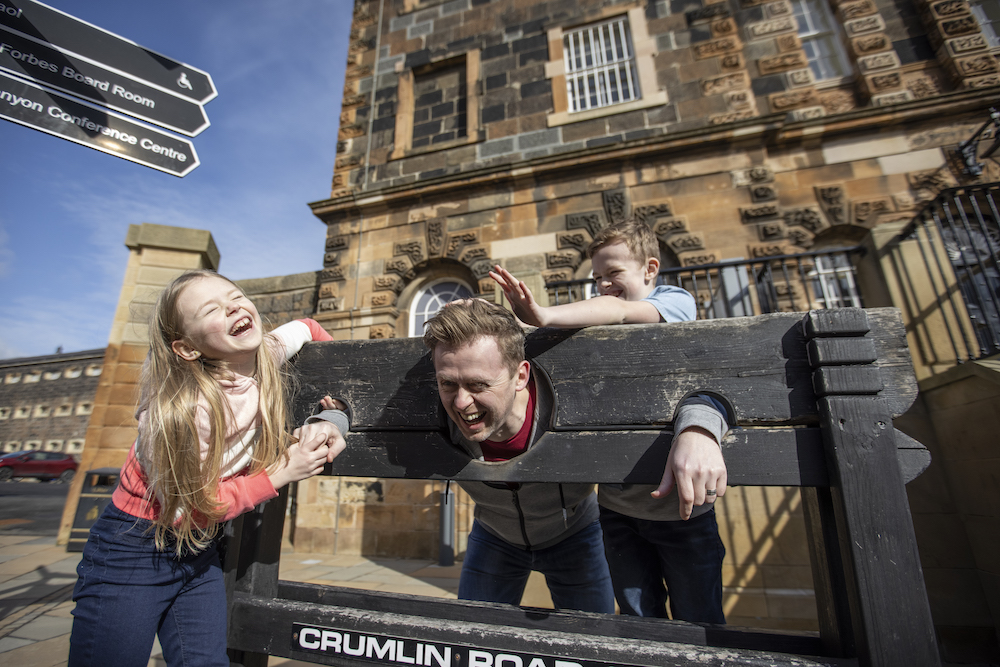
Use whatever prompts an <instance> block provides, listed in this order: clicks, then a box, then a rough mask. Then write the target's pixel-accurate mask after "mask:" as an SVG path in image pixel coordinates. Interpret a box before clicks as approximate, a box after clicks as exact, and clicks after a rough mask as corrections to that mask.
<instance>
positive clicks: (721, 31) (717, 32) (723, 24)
mask: <svg viewBox="0 0 1000 667" xmlns="http://www.w3.org/2000/svg"><path fill="white" fill-rule="evenodd" d="M711 28H712V36H713V37H726V36H728V35H735V34H736V21H734V20H733V19H732V18H729V17H727V18H724V19H722V20H721V21H713V22H712V25H711Z"/></svg>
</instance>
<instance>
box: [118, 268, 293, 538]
mask: <svg viewBox="0 0 1000 667" xmlns="http://www.w3.org/2000/svg"><path fill="white" fill-rule="evenodd" d="M208 277H214V278H222V279H223V280H226V281H227V282H230V283H232V281H231V280H229V279H228V278H225V277H224V276H221V275H219V274H218V273H215V272H214V271H206V270H200V271H190V272H187V273H184V274H182V275H181V276H179V277H177V278H176V279H174V281H173V282H171V283H170V284H169V285H167V287H166V288H164V290H163V292H161V293H160V296H159V298H158V299H157V300H156V305H155V306H154V307H153V311H152V313H151V315H150V319H149V354H148V355H146V361H145V363H144V364H143V366H142V374H141V377H140V381H139V386H140V390H141V393H140V397H139V406H138V410H137V412H136V417H137V418H139V417H140V415H141V417H142V418H141V421H140V429H139V438H138V440H137V442H136V456H137V458H138V460H139V462H140V463H141V464H142V467H143V470H144V472H145V473H146V477H147V484H148V488H149V493H150V497H148V498H147V499H146V501H147V502H150V503H157V504H158V505H159V507H158V508H157V518H156V520H155V521H154V525H155V526H156V546H157V547H158V548H159V549H161V550H163V549H165V548H167V547H168V546H169V547H171V548H173V549H174V550H176V552H177V553H178V554H179V553H181V552H182V551H183V550H184V549H185V547H186V548H187V549H190V550H196V551H198V550H202V549H204V548H205V547H206V546H207V545H208V543H209V542H210V541H211V539H212V538H213V537H214V536H215V533H216V529H217V522H218V520H219V519H220V518H221V517H222V516H224V514H225V512H226V510H227V507H226V506H225V505H221V504H219V503H218V502H217V500H216V492H217V488H218V484H219V477H220V475H221V470H222V466H223V454H224V453H225V448H226V446H225V442H226V436H227V434H229V428H228V426H229V422H230V421H231V419H232V414H231V410H230V408H229V403H228V401H227V400H226V399H225V397H224V395H223V393H222V390H221V388H220V386H219V379H220V378H223V377H225V376H226V375H227V374H228V373H229V369H228V367H227V366H226V364H225V362H222V361H219V360H211V359H205V358H204V355H202V356H199V357H198V359H196V360H194V361H187V360H185V359H182V358H181V357H180V356H178V355H177V354H176V353H175V352H174V351H173V349H172V347H171V344H172V343H173V342H174V341H176V340H181V339H182V338H184V332H183V331H182V322H183V318H182V317H181V314H180V312H179V310H178V308H177V303H178V300H179V298H180V296H181V294H182V293H183V291H184V289H185V288H186V287H188V286H189V285H190V284H192V283H193V282H194V281H197V280H203V279H205V278H208ZM232 284H233V286H234V287H236V288H237V289H240V288H239V286H238V285H236V284H235V283H232ZM240 291H242V290H240ZM277 342H278V341H277V339H275V338H274V337H273V336H271V335H270V334H268V335H266V336H265V337H264V342H263V344H262V345H261V346H260V348H259V349H258V350H257V360H256V361H257V365H256V372H255V377H256V379H257V383H258V387H259V390H260V403H259V405H260V425H259V428H258V429H257V438H256V442H255V443H254V445H253V461H252V463H251V467H250V474H255V473H258V472H261V471H263V470H265V469H267V468H269V467H270V466H272V465H274V464H275V463H276V462H277V461H278V460H279V459H280V458H281V457H282V456H287V454H286V449H287V447H288V435H287V430H286V429H287V425H288V409H287V402H286V393H287V383H286V379H285V376H284V374H283V372H282V370H281V367H280V362H279V359H278V358H277V355H276V354H275V349H276V345H277ZM199 399H203V400H204V403H207V405H208V418H209V421H210V423H211V432H210V436H209V445H210V446H209V451H208V455H207V457H206V458H205V460H204V461H202V458H201V445H200V442H199V440H198V426H197V421H198V420H197V415H198V405H199ZM143 413H145V414H143ZM230 435H231V434H230ZM168 538H170V539H168Z"/></svg>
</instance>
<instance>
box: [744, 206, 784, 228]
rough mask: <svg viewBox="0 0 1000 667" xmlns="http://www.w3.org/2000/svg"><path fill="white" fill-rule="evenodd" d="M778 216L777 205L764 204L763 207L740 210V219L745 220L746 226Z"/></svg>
mask: <svg viewBox="0 0 1000 667" xmlns="http://www.w3.org/2000/svg"><path fill="white" fill-rule="evenodd" d="M777 215H778V206H777V204H763V205H761V206H751V207H746V208H740V218H741V219H742V220H743V224H745V225H746V224H750V223H754V222H759V221H760V220H765V219H767V218H774V217H777Z"/></svg>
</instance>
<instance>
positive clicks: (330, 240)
mask: <svg viewBox="0 0 1000 667" xmlns="http://www.w3.org/2000/svg"><path fill="white" fill-rule="evenodd" d="M349 242H350V237H349V236H347V235H346V234H341V235H339V236H328V237H326V249H327V250H328V251H329V250H345V249H346V248H347V246H348V244H349Z"/></svg>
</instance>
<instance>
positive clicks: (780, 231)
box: [757, 220, 785, 242]
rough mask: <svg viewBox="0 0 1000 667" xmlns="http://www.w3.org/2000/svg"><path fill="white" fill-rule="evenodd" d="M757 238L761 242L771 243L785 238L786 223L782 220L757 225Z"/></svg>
mask: <svg viewBox="0 0 1000 667" xmlns="http://www.w3.org/2000/svg"><path fill="white" fill-rule="evenodd" d="M757 236H758V238H759V239H760V240H761V241H764V242H770V241H776V240H779V239H783V238H785V223H783V222H781V221H780V220H775V221H774V222H767V223H764V224H763V225H757Z"/></svg>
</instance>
